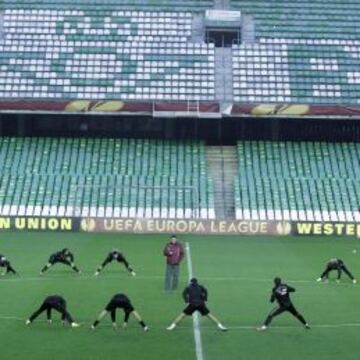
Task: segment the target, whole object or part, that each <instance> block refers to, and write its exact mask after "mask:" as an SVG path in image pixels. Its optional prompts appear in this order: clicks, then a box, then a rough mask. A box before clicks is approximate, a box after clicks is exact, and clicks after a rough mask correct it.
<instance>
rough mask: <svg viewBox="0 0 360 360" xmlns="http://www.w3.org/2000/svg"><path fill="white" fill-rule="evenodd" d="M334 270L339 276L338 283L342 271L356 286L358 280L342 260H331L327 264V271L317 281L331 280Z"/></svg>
mask: <svg viewBox="0 0 360 360" xmlns="http://www.w3.org/2000/svg"><path fill="white" fill-rule="evenodd" d="M333 270H337V273H338V276H337V279H336V281H337V282H340V278H341V273H342V271H344V272H345V274H346V275H347V276H348V277H349V278H350V279H351V280H352V282H353V284H356V279H355V278H354V276H353V275H352V274H351V272H350V271H349V269H348V268H347V267H346V266H345V264H344V262H343V261H342V260H341V259H331V260H330V261H329V262H328V263H327V264H326V269H325V270H324V272H323V273H322V274H321V276H320V277H319V278H318V279H317V280H316V281H328V280H329V273H330V272H331V271H333Z"/></svg>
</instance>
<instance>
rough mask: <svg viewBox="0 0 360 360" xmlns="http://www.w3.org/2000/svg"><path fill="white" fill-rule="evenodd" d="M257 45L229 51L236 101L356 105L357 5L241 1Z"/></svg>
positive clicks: (359, 37) (238, 4)
mask: <svg viewBox="0 0 360 360" xmlns="http://www.w3.org/2000/svg"><path fill="white" fill-rule="evenodd" d="M232 5H233V6H234V7H235V8H238V9H241V11H242V12H243V14H249V15H251V16H253V18H254V22H255V38H256V43H253V44H242V45H240V46H237V45H236V46H234V47H233V68H234V101H235V102H284V103H286V102H288V103H289V102H292V103H315V104H339V103H342V104H359V103H360V97H359V89H360V88H359V84H360V77H359V72H358V69H359V65H360V60H359V59H360V56H359V54H360V32H359V31H358V29H357V24H358V23H359V21H360V13H359V11H358V9H359V7H360V3H359V2H358V1H350V2H349V1H346V2H344V1H341V0H332V1H323V0H315V1H310V0H307V1H301V2H299V1H293V0H287V1H262V0H255V1H242V0H232Z"/></svg>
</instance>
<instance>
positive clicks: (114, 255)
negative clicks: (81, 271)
mask: <svg viewBox="0 0 360 360" xmlns="http://www.w3.org/2000/svg"><path fill="white" fill-rule="evenodd" d="M114 260H116V261H117V262H119V263H123V264H124V265H125V267H126V269H127V270H128V271H129V273H130V274H131V275H132V276H135V275H136V273H135V271H134V270H133V269H132V268H131V267H130V265H129V263H128V262H127V260H126V258H125V256H124V255H123V254H122V253H121V252H120V251H119V250H117V249H114V250H112V251H111V252H110V253H109V254H108V256H107V257H106V259H105V260H104V262H103V263H102V264H101V265H100V266H99V267H98V268H97V269H96V272H95V274H94V275H95V276H98V275H99V274H100V271H101V270H102V269H103V268H104V267H105V266H106V265H107V264H109V263H111V262H112V261H114Z"/></svg>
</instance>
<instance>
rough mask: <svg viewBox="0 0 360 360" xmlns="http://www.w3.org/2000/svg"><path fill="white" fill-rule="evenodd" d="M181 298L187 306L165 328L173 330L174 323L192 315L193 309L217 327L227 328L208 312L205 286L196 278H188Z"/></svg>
mask: <svg viewBox="0 0 360 360" xmlns="http://www.w3.org/2000/svg"><path fill="white" fill-rule="evenodd" d="M183 298H184V301H185V303H186V304H187V306H186V307H185V309H184V310H183V312H182V313H181V314H180V315H179V316H178V317H177V318H176V319H175V320H174V322H173V323H172V324H171V325H170V326H169V327H167V328H166V329H167V330H174V329H175V327H176V325H177V324H178V323H179V322H180V321H181V320H182V319H183V318H184V317H185V316H190V315H192V314H193V313H194V312H195V311H199V313H200V314H201V315H202V316H207V317H208V318H209V319H210V320H212V321H213V322H214V323H215V324H216V325H217V327H218V328H219V329H220V330H222V331H226V330H227V328H226V327H225V326H223V325H222V324H221V323H220V321H219V320H218V319H217V318H216V317H215V316H214V315H212V314H211V313H210V310H209V309H208V308H207V306H206V302H207V299H208V292H207V290H206V288H205V287H204V286H202V285H200V284H198V281H197V279H195V278H193V279H191V280H190V284H189V286H187V287H186V288H185V289H184V291H183Z"/></svg>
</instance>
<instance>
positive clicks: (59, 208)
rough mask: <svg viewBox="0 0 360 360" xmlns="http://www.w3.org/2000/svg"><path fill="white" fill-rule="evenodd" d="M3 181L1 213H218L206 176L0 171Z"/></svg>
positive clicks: (191, 215) (147, 215) (168, 215)
mask: <svg viewBox="0 0 360 360" xmlns="http://www.w3.org/2000/svg"><path fill="white" fill-rule="evenodd" d="M182 180H183V181H182ZM0 185H1V186H0V213H1V214H2V215H17V216H23V215H27V216H83V217H87V216H91V217H104V216H106V217H112V216H114V217H139V218H152V217H155V218H159V217H163V218H205V219H207V218H214V217H215V213H214V208H213V207H209V204H213V203H214V198H213V192H212V185H211V182H210V180H209V179H207V178H206V177H200V178H195V179H190V180H189V178H187V179H181V178H175V177H169V176H162V177H160V176H135V175H134V176H121V175H106V176H102V175H78V176H76V175H73V176H71V175H33V176H31V177H29V176H26V175H1V176H0Z"/></svg>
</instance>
